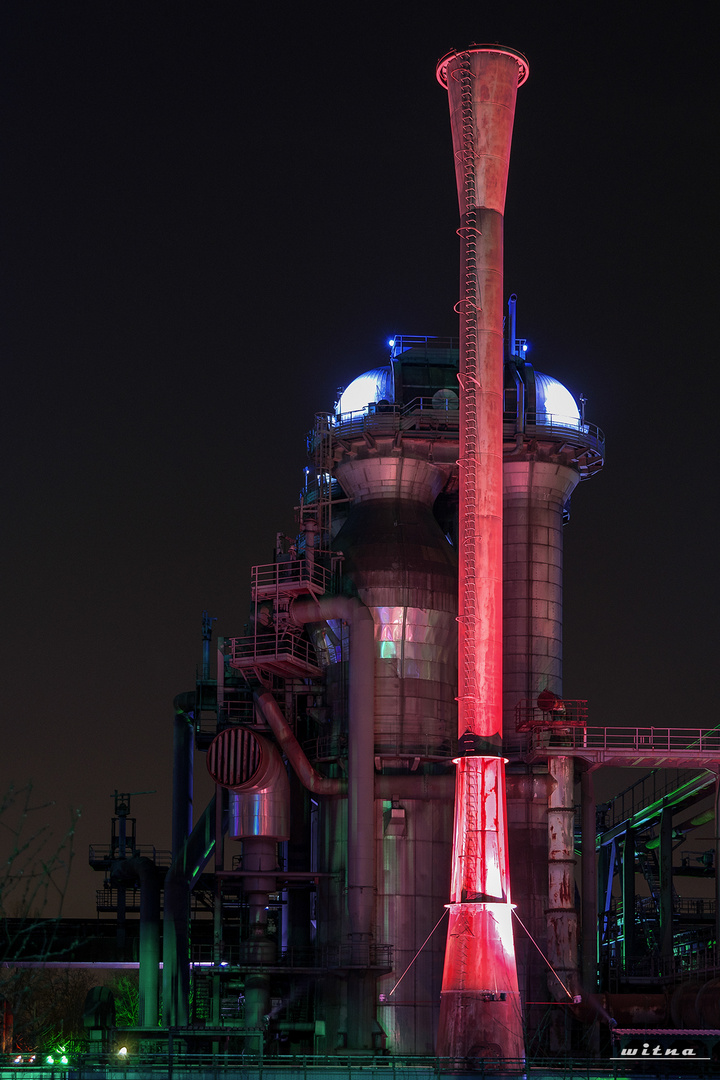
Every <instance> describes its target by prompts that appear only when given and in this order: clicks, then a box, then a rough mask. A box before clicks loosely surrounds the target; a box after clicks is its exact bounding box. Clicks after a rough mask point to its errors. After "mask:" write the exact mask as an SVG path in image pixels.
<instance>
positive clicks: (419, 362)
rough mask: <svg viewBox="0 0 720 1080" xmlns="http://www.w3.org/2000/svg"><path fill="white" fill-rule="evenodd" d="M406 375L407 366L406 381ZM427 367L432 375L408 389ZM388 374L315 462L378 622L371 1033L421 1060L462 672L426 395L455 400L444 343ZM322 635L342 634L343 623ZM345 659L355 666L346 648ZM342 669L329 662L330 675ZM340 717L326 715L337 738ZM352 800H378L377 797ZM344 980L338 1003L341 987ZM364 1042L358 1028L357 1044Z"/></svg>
mask: <svg viewBox="0 0 720 1080" xmlns="http://www.w3.org/2000/svg"><path fill="white" fill-rule="evenodd" d="M449 345H450V343H448V346H449ZM398 348H399V347H398ZM403 371H405V372H407V373H409V374H408V375H407V380H406V381H407V383H408V386H407V389H406V390H403ZM429 371H432V373H433V376H432V377H434V378H435V380H436V381H435V382H432V381H431V382H430V383H428V384H427V385H425V386H419V385H418V384H417V380H418V379H423V378H424V377H425V375H426V374H427V372H429ZM392 373H393V374H394V378H391V369H390V368H387V369H378V371H376V372H369V373H366V375H364V376H360V377H359V378H358V379H357V380H355V382H354V383H353V384H351V386H350V387H348V389H347V390H346V392H345V394H344V395H343V398H341V401H340V404H339V406H338V412H337V415H336V416H335V418H334V419H333V423H332V427H331V434H330V437H329V442H328V452H329V458H328V459H327V460H325V461H324V462H323V463H322V467H323V468H324V469H326V470H327V472H328V473H332V476H333V477H334V478H335V480H336V481H337V482H338V483H339V484H340V485H341V488H342V492H343V493H344V495H345V496H347V500H348V501H347V503H346V504H343V503H342V502H340V503H339V505H338V508H337V510H336V511H334V513H335V514H336V518H335V525H336V526H337V525H340V526H341V527H340V529H339V532H338V533H337V535H336V536H335V537H334V538H333V541H332V546H333V548H334V549H336V550H339V551H342V552H343V554H344V563H343V573H344V577H345V581H346V587H348V588H352V589H353V590H354V591H356V592H357V595H358V597H359V599H360V600H361V601H362V603H363V604H364V605H366V607H367V609H368V610H369V611H370V613H371V615H372V618H373V623H374V631H375V656H374V665H373V672H372V679H373V684H372V685H366V686H365V687H364V691H365V693H366V694H368V695H371V697H372V700H373V702H374V720H373V725H374V777H373V779H374V784H375V792H374V842H375V875H374V891H375V901H374V916H373V940H374V941H375V942H383V943H388V944H390V945H392V950H393V952H392V955H393V970H392V972H391V973H389V974H385V973H382V972H381V971H379V970H378V971H377V972H376V973H375V975H374V977H372V976H371V978H370V981H369V983H368V986H367V988H366V996H368V997H369V998H370V1000H371V1001H373V1002H378V1001H379V1002H380V1005H379V1008H378V1009H377V1011H376V1010H375V1008H374V1007H373V1018H374V1019H375V1023H376V1028H375V1030H376V1035H377V1036H378V1037H380V1038H382V1037H383V1035H384V1036H385V1037H386V1038H387V1047H388V1049H390V1050H392V1051H393V1052H396V1053H424V1054H430V1053H432V1052H433V1049H434V1031H435V1028H436V1025H437V1002H438V996H439V990H440V981H441V973H442V955H443V948H442V935H441V934H439V933H438V934H437V935H435V938H433V939H432V940H431V941H430V943H429V944H428V946H427V947H426V948H425V949H424V950H422V946H423V943H424V942H425V940H426V939H427V938H428V936H429V935H430V934H431V931H432V929H433V927H434V925H435V924H436V923H437V921H438V920H439V919H440V917H441V916H442V914H443V907H444V904H445V901H446V899H447V889H448V884H449V877H450V834H451V821H452V799H451V787H450V786H449V785H448V784H445V783H443V784H442V785H441V788H442V790H440V789H439V788H438V785H437V783H436V782H437V781H445V780H450V779H451V777H450V776H449V775H448V771H449V770H448V766H449V758H450V755H451V746H452V743H453V739H454V733H455V726H456V703H455V694H456V690H455V683H456V670H457V669H456V648H457V637H456V634H457V631H456V627H457V623H456V615H457V585H456V556H455V551H454V549H453V547H452V546H451V544H450V543H449V542H448V540H447V539H446V537H445V536H444V534H443V529H442V528H441V526H440V525H439V523H438V521H437V519H436V517H435V516H434V514H433V506H434V504H435V502H436V500H437V498H438V496H439V495H440V493H441V492H443V491H444V490H446V489H447V488H448V486H451V487H452V486H454V484H455V475H456V472H457V467H456V460H457V409H456V408H455V409H454V410H451V411H450V412H448V411H447V410H446V409H445V406H446V405H447V400H446V399H445V398H444V397H443V399H442V404H440V402H439V399H438V401H435V403H433V395H437V394H444V393H445V392H446V391H447V392H449V393H450V394H451V395H452V396H453V397H454V396H455V395H454V391H453V385H454V380H455V353H454V350H453V349H452V348H450V347H447V348H444V349H443V348H439V347H437V343H435V342H433V343H430V344H428V343H427V342H422V343H417V344H416V347H411V348H408V349H405V351H403V352H402V354H399V355H397V356H396V357H395V358H394V360H393V365H392ZM418 373H420V374H418ZM443 377H444V378H445V381H443ZM437 380H439V381H437ZM356 394H359V395H360V397H359V398H358V400H357V401H355V400H354V399H355V395H356ZM378 395H382V399H381V400H376V398H377V397H378ZM351 399H352V400H351ZM368 399H370V401H368ZM355 406H357V408H356V407H355ZM319 441H320V440H319ZM333 630H334V631H335V632H336V633H338V635H339V632H340V628H339V627H335V626H333ZM350 654H351V655H350V666H351V668H352V641H350ZM340 674H341V672H340V671H338V672H337V674H333V672H332V670H328V672H327V681H328V683H329V684H332V682H333V680H335V679H337V678H338V677H339V676H340ZM339 712H340V710H339V709H336V711H335V717H334V719H333V723H334V725H335V728H336V731H337V734H338V735H339V736H340V737H343V734H344V732H343V727H342V724H340V723H339V722H338V721H339ZM345 730H347V729H345ZM349 736H350V738H352V732H349ZM439 790H440V793H439V794H438V791H439ZM362 798H364V799H365V800H371V799H373V792H372V791H365V792H363V793H362ZM320 813H321V821H320V830H321V836H322V837H323V842H322V844H321V845H320V847H321V857H322V858H323V859H326V860H328V861H327V862H326V863H325V862H324V863H323V868H325V867H327V869H328V870H329V871H332V872H337V871H338V870H340V871H341V870H342V866H343V859H344V852H343V847H342V844H338V843H337V842H336V840H335V838H337V837H342V833H343V831H344V828H345V824H344V815H345V809H344V803H343V802H342V801H338V802H335V803H327V804H323V805H322V806H321V808H320ZM322 849H325V850H322ZM337 899H338V898H337V896H336V890H335V889H334V888H333V887H332V886H330V887H328V889H326V890H324V891H323V892H322V894H321V897H320V905H321V907H320V914H321V917H322V931H321V932H322V934H323V935H324V936H325V937H326V939H327V940H328V941H332V940H343V939H344V938H345V936H346V935H347V933H348V932H349V931H352V929H353V928H352V927H351V926H349V925H348V924H347V921H346V915H345V912H344V910H343V907H342V906H341V905H339V904H338V903H337ZM421 950H422V952H421ZM418 953H420V955H419V956H418ZM413 961H415V962H414V963H413ZM411 964H412V967H410V970H409V971H408V973H407V975H406V976H405V978H404V979H403V980H402V983H401V985H400V987H398V990H397V991H396V992H395V993H393V988H394V986H395V984H396V983H397V981H398V979H399V977H400V976H401V975H402V974H403V972H404V971H405V970H406V969H407V968H408V967H409V966H410V965H411ZM326 982H328V987H327V989H326V993H325V994H324V996H323V997H324V1008H325V1016H326V1024H327V1027H326V1030H327V1038H328V1043H327V1045H328V1048H329V1049H333V1048H334V1047H335V1046H336V1045H337V1039H338V1037H339V1036H340V1035H341V1030H338V1028H339V1027H345V1025H347V1027H346V1030H347V1031H348V1038H349V1040H350V1039H351V1034H350V1033H351V1031H352V1030H353V1029H354V1030H355V1031H356V1039H358V1038H362V1037H363V1033H362V1032H360V1031H358V1017H357V1015H350V1013H349V1012H348V1015H347V1018H346V1019H345V1018H344V1017H343V1007H342V1004H341V1003H342V999H343V994H344V988H343V986H342V985H340V983H339V981H337V980H329V981H328V980H326ZM333 983H334V985H332V984H333ZM347 988H348V1010H349V1009H350V1006H351V999H350V996H349V991H350V989H351V982H350V981H348V983H347ZM355 1012H357V1007H356V1008H355ZM371 1037H372V1030H371V1029H370V1028H369V1027H368V1026H367V1025H366V1030H365V1036H364V1041H365V1044H366V1045H371V1043H370V1041H369V1040H370V1039H371Z"/></svg>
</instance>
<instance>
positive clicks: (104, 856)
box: [88, 844, 170, 867]
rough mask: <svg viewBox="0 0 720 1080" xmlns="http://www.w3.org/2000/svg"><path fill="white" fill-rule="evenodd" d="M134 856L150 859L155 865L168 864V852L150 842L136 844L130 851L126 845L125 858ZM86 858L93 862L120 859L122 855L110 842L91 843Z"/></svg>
mask: <svg viewBox="0 0 720 1080" xmlns="http://www.w3.org/2000/svg"><path fill="white" fill-rule="evenodd" d="M135 857H142V858H145V859H150V860H151V861H152V862H154V863H155V864H156V865H157V866H168V867H169V866H170V852H169V851H167V850H163V849H160V848H156V847H154V846H153V845H152V844H136V845H135V847H134V849H133V850H132V851H131V850H130V848H129V847H128V850H127V853H126V854H125V858H126V859H131V858H135ZM88 858H89V860H90V862H91V863H94V862H103V861H112V860H113V859H120V858H122V856H120V855H119V854H118V851H117V847H113V846H112V845H110V844H91V845H90V848H89V852H88Z"/></svg>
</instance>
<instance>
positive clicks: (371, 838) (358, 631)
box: [290, 596, 375, 1049]
mask: <svg viewBox="0 0 720 1080" xmlns="http://www.w3.org/2000/svg"><path fill="white" fill-rule="evenodd" d="M290 618H291V619H292V620H293V621H294V622H295V623H297V625H298V626H304V625H307V624H308V623H317V622H325V621H327V620H328V619H341V620H342V621H343V622H345V623H347V625H348V626H349V628H350V672H349V680H348V683H349V733H348V862H347V913H348V922H347V925H348V926H349V928H350V929H349V931H348V938H349V941H350V953H351V963H352V964H353V966H354V968H355V970H353V971H351V973H350V975H349V977H348V982H347V1037H348V1045H349V1046H350V1047H352V1048H354V1049H369V1048H370V1046H371V1042H372V1031H373V1024H374V1023H375V1005H374V995H373V989H374V976H373V974H372V972H369V971H367V966H366V965H367V950H368V945H369V943H370V940H371V938H372V929H373V915H374V906H375V800H374V797H373V796H374V789H373V784H374V774H375V758H374V749H375V624H374V621H373V617H372V615H371V613H370V611H369V610H368V609H367V607H366V606H365V605H364V604H363V603H362V602H361V601H360V600H358V599H357V598H355V597H346V596H325V597H322V599H320V600H295V601H293V603H292V604H291V605H290Z"/></svg>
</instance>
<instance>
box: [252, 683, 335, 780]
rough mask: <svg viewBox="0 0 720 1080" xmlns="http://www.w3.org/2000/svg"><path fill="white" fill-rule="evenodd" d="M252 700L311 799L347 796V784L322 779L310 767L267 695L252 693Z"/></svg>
mask: <svg viewBox="0 0 720 1080" xmlns="http://www.w3.org/2000/svg"><path fill="white" fill-rule="evenodd" d="M254 697H255V704H256V705H257V707H258V709H259V710H260V714H261V716H262V717H263V719H264V720H265V721H266V722H267V724H268V726H269V728H270V730H271V731H272V733H273V735H274V736H275V738H276V740H277V743H278V746H279V747H280V749H281V750H282V752H283V753H284V754H285V757H286V758H287V759H288V761H289V762H290V764H291V765H292V767H293V769H294V770H295V773H296V775H297V777H298V779H299V780H300V782H301V783H302V784H304V786H305V787H306V788H307V789H308V791H312V793H313V794H314V795H336V796H337V795H347V789H348V785H347V780H344V779H343V778H342V777H339V776H337V777H336V776H322V774H321V773H319V772H318V771H317V769H314V768H313V766H312V765H311V764H310V762H309V761H308V759H307V756H306V754H305V751H304V750H303V748H302V747H301V745H300V743H299V742H298V741H297V739H296V738H295V735H294V733H293V731H292V728H291V727H290V725H289V724H288V722H287V720H286V719H285V717H284V716H283V714H282V712H281V710H280V706H279V705H278V703H277V701H276V700H275V698H274V697H273V695H272V694H271V693H270V691H269V690H263V692H262V693H259V694H258V693H256V694H255V695H254Z"/></svg>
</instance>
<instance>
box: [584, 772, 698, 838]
mask: <svg viewBox="0 0 720 1080" xmlns="http://www.w3.org/2000/svg"><path fill="white" fill-rule="evenodd" d="M697 779H698V776H697V773H695V772H693V771H691V770H690V769H672V770H666V769H663V770H662V771H659V770H658V769H653V770H652V772H649V773H647V774H646V775H645V776H641V777H640V779H639V780H636V781H635V783H634V784H630V785H629V787H626V788H624V789H623V790H622V791H619V792H618V793H617V795H615V796H614V797H613V798H612V799H611V800H610V801H609V802H608V803H607V804H606V809H605V810H604V816H605V822H604V825H603V829H611V828H613V826H615V825H619V824H620V823H621V822H623V821H627V819H628V818H630V817H633V815H634V814H636V813H638V811H640V810H642V809H644V808H645V807H647V806H650V805H651V804H652V803H655V802H658V801H659V800H660V799H662V798H664V796H665V795H669V794H670V793H671V792H676V791H678V790H679V789H680V788H681V787H683V786H684V785H685V784H687V783H690V782H691V781H693V780H695V781H697ZM706 783H707V785H708V786H710V785H711V784H712V783H714V781H713V779H712V777H708V778H707V781H706Z"/></svg>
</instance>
